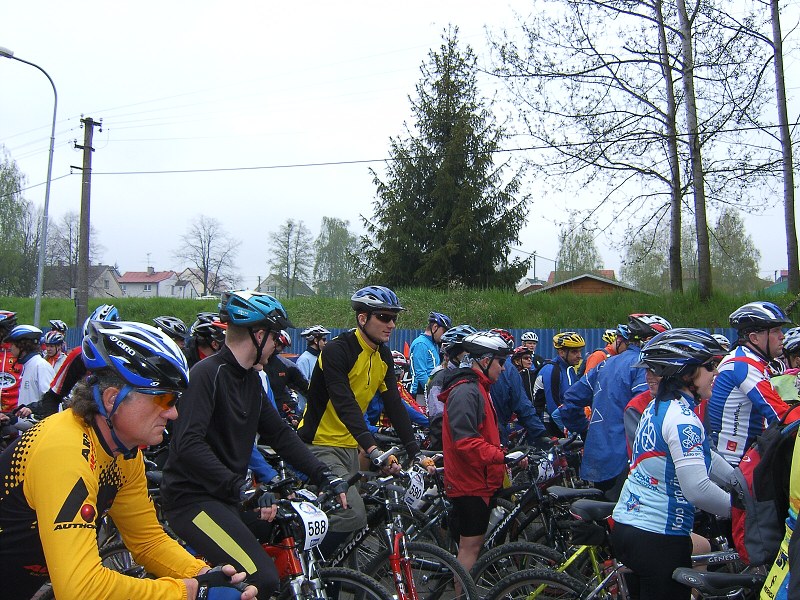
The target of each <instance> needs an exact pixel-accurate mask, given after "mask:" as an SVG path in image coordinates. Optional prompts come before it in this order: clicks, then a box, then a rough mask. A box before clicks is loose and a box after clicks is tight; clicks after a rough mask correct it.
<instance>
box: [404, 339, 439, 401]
mask: <svg viewBox="0 0 800 600" xmlns="http://www.w3.org/2000/svg"><path fill="white" fill-rule="evenodd" d="M410 353H411V393H412V394H416V393H417V392H418V391H419V390H420V389H422V390H424V389H425V384H426V383H427V382H428V377H429V376H430V372H431V371H432V370H433V367H435V366H436V360H435V359H434V358H433V355H432V354H431V351H430V349H429V348H427V347H426V346H424V345H423V344H421V343H420V344H414V345H413V346H412V348H411V350H410Z"/></svg>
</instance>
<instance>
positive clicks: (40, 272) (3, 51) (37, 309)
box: [0, 46, 58, 327]
mask: <svg viewBox="0 0 800 600" xmlns="http://www.w3.org/2000/svg"><path fill="white" fill-rule="evenodd" d="M0 56H3V57H5V58H10V59H11V60H16V61H18V62H21V63H25V64H26V65H30V66H32V67H36V68H37V69H39V70H40V71H41V72H42V73H44V76H45V77H47V81H49V82H50V85H51V86H53V126H52V127H51V128H50V158H49V159H48V161H47V183H46V184H45V188H44V212H43V213H42V237H41V240H40V241H39V266H38V268H37V269H36V300H35V302H34V308H33V324H34V325H35V326H36V327H38V326H39V320H40V317H41V316H42V283H43V280H44V257H45V251H46V248H47V213H48V209H49V207H50V180H51V179H52V175H53V146H54V144H55V138H56V109H57V108H58V92H56V84H55V83H53V80H52V79H51V78H50V75H48V74H47V71H45V70H44V69H43V68H42V67H40V66H39V65H37V64H34V63H32V62H29V61H27V60H23V59H21V58H17V57H16V56H14V53H13V52H12V51H11V50H9V49H8V48H3V47H2V46H0Z"/></svg>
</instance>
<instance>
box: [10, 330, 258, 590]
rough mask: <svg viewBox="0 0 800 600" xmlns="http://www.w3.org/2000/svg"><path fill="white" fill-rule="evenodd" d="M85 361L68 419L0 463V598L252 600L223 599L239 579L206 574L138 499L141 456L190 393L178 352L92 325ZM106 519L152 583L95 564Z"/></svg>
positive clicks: (34, 431) (152, 333)
mask: <svg viewBox="0 0 800 600" xmlns="http://www.w3.org/2000/svg"><path fill="white" fill-rule="evenodd" d="M83 360H84V362H85V363H86V366H87V368H88V369H89V371H91V372H92V375H90V376H89V377H88V378H86V379H83V380H82V381H80V382H79V383H78V384H77V385H76V386H75V388H74V390H73V395H72V402H71V405H70V408H68V409H67V410H65V411H64V412H62V413H59V414H56V415H53V416H51V417H49V418H47V419H45V420H43V421H41V422H39V423H38V424H37V425H35V426H34V427H33V428H31V429H30V430H28V431H27V432H26V433H25V434H24V435H23V436H22V437H20V438H19V439H18V440H17V441H16V442H15V443H14V444H13V445H11V446H9V447H8V448H7V449H6V451H5V452H3V454H2V455H0V479H1V480H2V482H3V483H2V493H0V580H1V581H2V582H3V583H2V590H3V591H2V594H0V595H2V597H3V599H4V600H16V599H17V598H19V599H22V598H24V599H26V600H27V599H28V598H30V597H31V596H32V595H33V594H34V592H36V590H37V589H38V588H39V587H41V585H42V583H44V582H45V581H47V578H48V577H49V578H50V580H51V582H52V585H53V591H54V593H55V596H56V597H57V598H59V600H64V599H68V598H101V597H102V598H108V599H114V598H119V599H120V600H122V599H128V598H136V599H137V600H147V599H150V598H153V599H156V598H158V599H168V598H174V599H176V600H178V599H180V600H186V599H188V600H194V598H209V599H212V600H213V599H214V598H222V597H226V598H230V597H235V598H240V599H241V600H245V599H250V598H254V597H255V594H256V590H255V588H254V587H252V586H248V587H247V588H246V589H245V590H244V592H240V591H239V590H236V589H233V588H232V587H230V586H231V584H233V583H234V582H235V583H239V582H241V581H243V580H244V577H245V574H244V573H236V571H235V569H234V568H233V567H232V566H230V565H226V566H225V567H223V568H222V571H223V572H222V573H220V572H218V571H213V572H209V568H208V565H206V564H205V563H204V562H203V561H201V560H198V559H195V558H194V557H193V556H191V555H190V554H189V553H188V552H186V550H184V549H183V548H182V547H181V546H180V545H179V544H178V543H177V542H176V541H175V540H173V539H172V538H170V537H169V536H167V535H166V534H165V533H164V530H163V529H162V527H161V525H160V524H159V522H158V520H157V519H156V515H155V511H154V508H153V504H152V502H151V501H150V499H149V498H148V496H147V482H146V480H145V474H144V463H143V461H142V459H141V456H140V455H139V453H138V447H139V446H140V445H152V444H157V443H158V442H160V441H161V438H162V436H163V431H164V426H165V425H166V423H167V420H169V419H174V418H175V417H176V416H177V411H176V409H175V402H176V400H177V399H178V398H179V397H180V394H181V391H182V390H183V389H185V388H186V385H187V382H188V369H187V366H186V360H185V358H184V357H183V354H182V353H181V351H180V349H179V348H178V347H177V346H176V345H175V344H174V343H173V342H172V341H171V340H170V339H169V338H168V337H167V336H165V335H164V334H163V333H162V332H160V331H158V330H157V329H155V328H153V327H150V326H148V325H143V324H141V323H126V322H107V321H90V322H89V323H88V325H87V335H86V337H85V338H84V341H83ZM106 514H108V515H110V516H111V517H112V518H113V520H114V523H115V524H116V526H117V527H118V529H119V531H120V533H121V535H122V539H123V541H124V542H125V545H126V546H127V547H128V549H129V550H130V551H131V553H132V555H133V557H134V559H135V560H136V561H137V562H138V563H140V564H141V565H143V566H144V567H145V568H146V569H147V570H148V571H149V572H150V573H153V574H155V575H156V576H158V577H160V579H136V578H131V577H128V576H125V575H123V574H122V573H118V572H116V571H113V570H111V569H108V568H105V567H104V566H103V565H102V564H101V562H100V557H99V552H98V548H97V538H96V535H97V526H98V525H99V524H100V522H101V520H102V518H103V517H104V516H105V515H106ZM231 576H233V579H231Z"/></svg>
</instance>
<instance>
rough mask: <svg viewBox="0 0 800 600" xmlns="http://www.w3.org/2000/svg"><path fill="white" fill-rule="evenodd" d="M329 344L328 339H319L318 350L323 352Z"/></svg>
mask: <svg viewBox="0 0 800 600" xmlns="http://www.w3.org/2000/svg"><path fill="white" fill-rule="evenodd" d="M327 343H328V338H324V337H322V338H317V348H319V349H320V350H322V349H323V348H324V347H325V344H327Z"/></svg>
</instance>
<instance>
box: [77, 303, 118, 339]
mask: <svg viewBox="0 0 800 600" xmlns="http://www.w3.org/2000/svg"><path fill="white" fill-rule="evenodd" d="M119 320H120V316H119V311H118V310H117V307H116V306H114V305H113V304H101V305H100V306H98V307H97V308H95V309H94V310H93V311H92V314H90V315H89V318H88V319H86V321H84V323H83V335H84V337H86V333H87V330H86V327H87V326H88V325H89V321H119Z"/></svg>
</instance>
